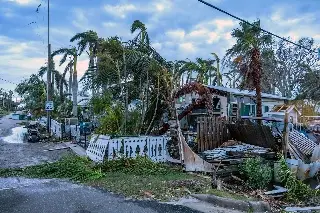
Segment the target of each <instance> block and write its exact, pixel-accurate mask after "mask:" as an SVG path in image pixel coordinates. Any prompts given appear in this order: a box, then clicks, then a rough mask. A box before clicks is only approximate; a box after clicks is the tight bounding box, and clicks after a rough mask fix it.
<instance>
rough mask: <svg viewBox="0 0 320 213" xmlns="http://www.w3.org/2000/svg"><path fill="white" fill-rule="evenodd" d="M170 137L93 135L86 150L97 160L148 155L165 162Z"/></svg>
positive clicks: (156, 160)
mask: <svg viewBox="0 0 320 213" xmlns="http://www.w3.org/2000/svg"><path fill="white" fill-rule="evenodd" d="M168 139H169V138H168V137H164V136H140V137H121V138H115V139H110V136H106V135H93V136H92V137H91V140H90V142H89V146H88V149H87V150H86V153H87V156H88V157H89V158H90V159H91V160H93V161H96V162H102V161H103V160H105V159H108V160H112V159H115V158H117V157H118V156H120V155H121V154H120V153H122V154H123V155H124V156H126V157H129V158H134V157H136V156H138V155H140V156H148V157H149V158H150V159H151V160H153V161H155V162H165V161H166V160H167V158H168V155H167V149H166V145H167V141H168Z"/></svg>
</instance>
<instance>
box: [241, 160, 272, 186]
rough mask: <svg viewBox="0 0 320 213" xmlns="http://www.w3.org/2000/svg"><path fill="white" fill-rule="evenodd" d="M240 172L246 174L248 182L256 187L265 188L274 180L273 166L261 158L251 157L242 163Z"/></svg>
mask: <svg viewBox="0 0 320 213" xmlns="http://www.w3.org/2000/svg"><path fill="white" fill-rule="evenodd" d="M240 174H241V175H243V176H245V178H246V181H247V184H248V185H249V186H250V187H252V188H254V189H264V188H266V187H267V186H268V185H269V184H270V183H271V181H272V168H271V167H270V166H269V165H268V164H266V163H265V162H263V161H262V159H261V158H249V159H247V160H245V161H244V163H243V164H242V165H240Z"/></svg>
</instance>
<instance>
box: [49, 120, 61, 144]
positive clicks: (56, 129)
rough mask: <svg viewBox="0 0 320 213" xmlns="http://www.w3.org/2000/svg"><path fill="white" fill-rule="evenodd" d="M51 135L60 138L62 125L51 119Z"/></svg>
mask: <svg viewBox="0 0 320 213" xmlns="http://www.w3.org/2000/svg"><path fill="white" fill-rule="evenodd" d="M51 135H54V136H56V137H57V138H60V139H61V138H62V124H61V123H59V122H58V121H56V120H53V119H51Z"/></svg>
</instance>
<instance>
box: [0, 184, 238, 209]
mask: <svg viewBox="0 0 320 213" xmlns="http://www.w3.org/2000/svg"><path fill="white" fill-rule="evenodd" d="M183 205H186V206H189V207H191V208H188V207H186V206H182V205H172V204H165V203H158V202H155V201H134V200H128V199H125V198H123V197H120V196H118V195H115V194H112V193H109V192H105V191H102V190H99V189H95V188H92V187H88V186H84V185H79V184H74V183H71V182H69V181H66V180H57V179H25V178H0V212H1V213H160V212H161V213H200V212H207V213H227V212H232V211H230V210H224V209H219V208H216V207H212V206H207V205H206V204H204V203H200V202H198V201H192V202H190V201H188V202H185V203H183ZM196 209H198V210H201V211H198V210H196Z"/></svg>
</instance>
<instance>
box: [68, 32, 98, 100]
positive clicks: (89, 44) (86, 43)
mask: <svg viewBox="0 0 320 213" xmlns="http://www.w3.org/2000/svg"><path fill="white" fill-rule="evenodd" d="M74 41H78V43H77V45H78V49H79V55H81V54H82V53H83V52H84V51H85V50H86V49H87V48H88V49H89V52H88V51H87V54H88V56H89V67H88V72H91V73H93V76H95V74H96V68H97V66H96V63H95V61H96V57H97V51H98V46H99V37H98V34H97V33H96V32H94V31H92V30H89V31H86V32H82V33H77V34H76V35H75V36H73V37H72V38H71V39H70V42H74ZM92 95H93V96H95V90H94V89H93V88H92Z"/></svg>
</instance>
